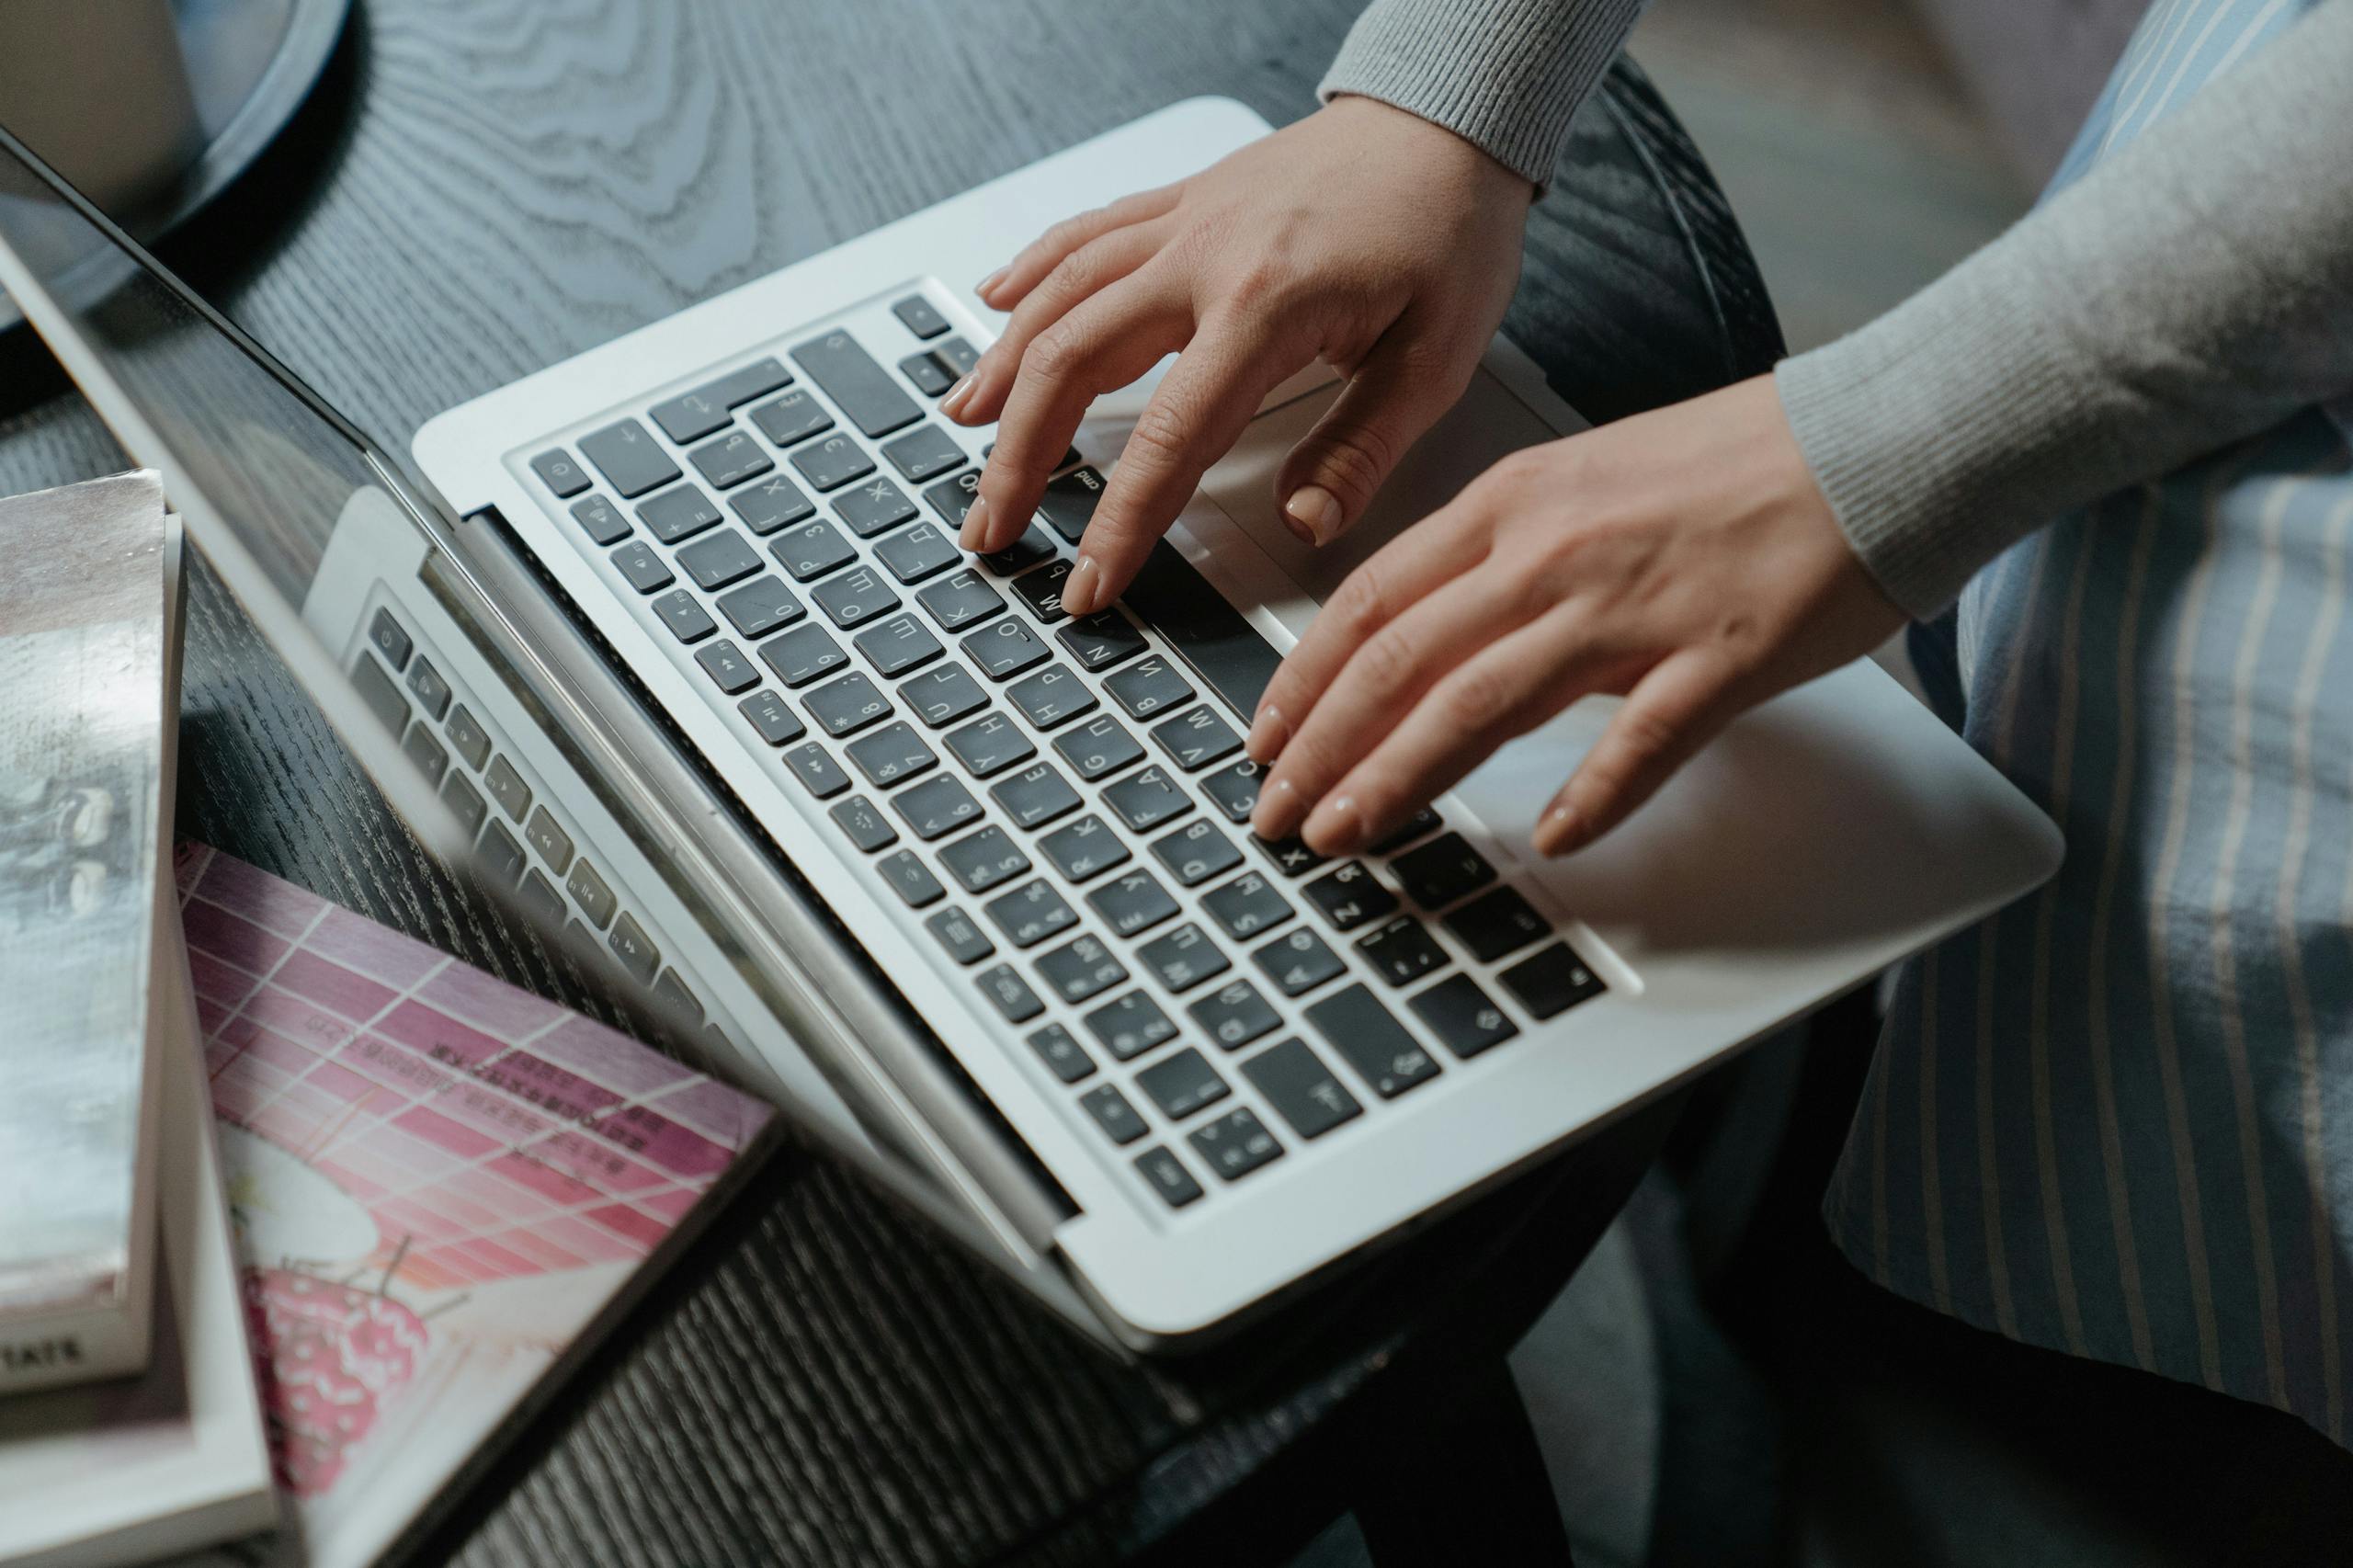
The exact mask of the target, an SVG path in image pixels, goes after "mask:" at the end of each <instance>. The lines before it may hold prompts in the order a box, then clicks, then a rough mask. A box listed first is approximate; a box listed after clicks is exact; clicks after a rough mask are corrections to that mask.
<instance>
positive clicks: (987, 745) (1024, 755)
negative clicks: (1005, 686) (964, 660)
mask: <svg viewBox="0 0 2353 1568" xmlns="http://www.w3.org/2000/svg"><path fill="white" fill-rule="evenodd" d="M956 673H957V674H959V675H963V672H962V671H961V670H959V671H957V672H956ZM964 678H965V679H966V680H967V681H969V680H971V679H972V676H964ZM940 742H941V744H944V745H945V746H947V748H948V749H949V751H950V752H953V753H954V754H955V756H956V760H957V761H958V762H961V763H962V764H963V765H964V771H965V772H967V773H969V774H971V775H972V777H973V778H994V777H995V776H996V775H997V774H1000V773H1002V772H1004V771H1005V770H1006V768H1008V767H1013V766H1015V765H1016V764H1017V763H1023V762H1027V761H1029V759H1030V758H1031V757H1033V756H1037V755H1038V748H1037V747H1036V746H1035V745H1033V744H1030V740H1029V736H1028V735H1026V734H1024V733H1022V732H1021V726H1019V725H1018V724H1016V723H1015V722H1013V721H1012V720H1010V719H1008V718H1006V716H1005V715H1004V714H1002V713H991V714H988V715H986V716H985V717H983V718H981V719H977V720H975V721H973V722H972V723H969V724H967V725H965V726H964V727H963V728H962V729H961V730H950V731H949V732H948V733H947V734H945V735H943V736H941V737H940Z"/></svg>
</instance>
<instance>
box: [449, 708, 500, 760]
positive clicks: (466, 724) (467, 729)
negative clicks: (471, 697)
mask: <svg viewBox="0 0 2353 1568" xmlns="http://www.w3.org/2000/svg"><path fill="white" fill-rule="evenodd" d="M442 733H443V734H445V735H447V736H448V737H449V745H450V748H451V749H452V750H454V751H455V752H456V753H457V754H458V755H459V756H462V757H464V758H465V759H466V766H467V767H472V768H476V769H479V768H480V767H482V765H483V763H485V762H488V761H489V760H490V732H488V731H487V730H484V729H483V727H482V721H481V720H479V719H476V718H475V717H474V715H473V710H472V709H470V708H468V707H467V706H466V705H465V704H463V703H460V704H459V705H458V707H457V709H456V710H454V711H452V712H451V713H450V715H449V728H448V729H446V730H444V731H443V732H442Z"/></svg>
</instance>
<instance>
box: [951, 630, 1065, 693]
mask: <svg viewBox="0 0 2353 1568" xmlns="http://www.w3.org/2000/svg"><path fill="white" fill-rule="evenodd" d="M962 646H963V649H964V653H965V654H966V656H967V657H969V658H970V659H971V660H972V663H974V664H976V665H980V666H981V673H982V674H983V675H984V676H988V677H989V679H991V680H1005V679H1006V678H1007V677H1009V676H1017V675H1019V674H1020V673H1021V672H1022V671H1023V670H1027V669H1034V668H1036V667H1037V665H1038V664H1039V663H1040V661H1041V660H1043V659H1044V658H1045V657H1046V645H1045V643H1044V642H1040V640H1039V638H1038V635H1037V633H1035V632H1033V631H1030V630H1029V628H1028V627H1026V626H1024V625H1022V624H1021V622H1019V621H1017V620H1016V619H1013V618H1012V617H1010V616H1007V617H1006V619H1003V620H1000V621H998V622H997V623H996V624H995V625H994V626H985V627H983V628H982V629H981V630H980V631H975V632H973V633H972V635H971V636H969V637H967V638H965V639H964V642H963V644H962Z"/></svg>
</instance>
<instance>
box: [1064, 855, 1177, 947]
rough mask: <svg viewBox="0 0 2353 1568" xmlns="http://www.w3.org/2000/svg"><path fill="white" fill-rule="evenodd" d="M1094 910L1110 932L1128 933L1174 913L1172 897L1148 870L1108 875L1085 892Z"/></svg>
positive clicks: (1126, 935)
mask: <svg viewBox="0 0 2353 1568" xmlns="http://www.w3.org/2000/svg"><path fill="white" fill-rule="evenodd" d="M1086 902H1087V903H1089V904H1090V905H1092V906H1093V907H1094V910H1095V913H1096V914H1097V915H1101V916H1102V917H1103V924H1105V925H1106V926H1109V927H1110V928H1111V932H1112V935H1114V936H1118V937H1132V936H1134V935H1135V934H1136V933H1137V932H1139V931H1149V930H1150V929H1152V928H1153V927H1154V926H1157V925H1159V924H1160V923H1161V922H1162V921H1164V920H1166V919H1169V918H1171V917H1172V916H1174V915H1176V900H1175V899H1173V898H1171V897H1169V896H1168V890H1167V889H1165V888H1164V887H1162V886H1161V885H1160V883H1159V882H1158V881H1155V880H1154V877H1153V874H1152V873H1151V872H1150V871H1128V872H1124V873H1122V874H1121V875H1120V876H1117V877H1114V878H1112V879H1111V880H1110V881H1108V882H1105V883H1104V884H1103V885H1102V886H1101V887H1099V888H1097V889H1096V890H1095V891H1094V892H1091V893H1089V894H1087V895H1086Z"/></svg>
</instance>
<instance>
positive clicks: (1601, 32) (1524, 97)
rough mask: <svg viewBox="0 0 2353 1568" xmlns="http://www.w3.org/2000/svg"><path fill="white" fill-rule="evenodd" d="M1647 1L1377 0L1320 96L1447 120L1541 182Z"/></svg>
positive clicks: (1446, 124) (1548, 175) (1499, 159)
mask: <svg viewBox="0 0 2353 1568" xmlns="http://www.w3.org/2000/svg"><path fill="white" fill-rule="evenodd" d="M1642 8H1643V0H1372V4H1371V5H1370V6H1368V7H1366V9H1365V12H1364V14H1363V15H1362V16H1360V17H1358V18H1357V21H1356V26H1355V27H1353V28H1349V29H1348V36H1347V41H1346V42H1344V43H1342V44H1341V45H1340V52H1339V55H1338V57H1337V58H1336V59H1335V60H1334V61H1333V62H1332V68H1331V70H1330V71H1328V72H1326V73H1325V74H1324V80H1323V83H1322V84H1321V85H1319V86H1318V87H1317V88H1316V89H1315V91H1316V96H1317V97H1320V98H1322V99H1323V100H1324V102H1326V103H1329V102H1330V101H1331V100H1332V99H1333V98H1335V97H1340V96H1341V95H1342V94H1353V95H1355V96H1357V97H1368V98H1378V99H1380V100H1381V102H1382V103H1385V104H1390V105H1392V106H1394V107H1396V108H1402V109H1404V110H1405V111H1406V112H1407V113H1408V114H1415V115H1419V116H1420V117H1421V118H1422V119H1427V120H1428V121H1430V122H1431V123H1432V124H1434V125H1442V126H1444V127H1445V128H1446V129H1447V130H1449V131H1453V132H1454V133H1455V134H1456V135H1457V136H1460V137H1461V138H1462V139H1463V140H1464V141H1466V142H1470V143H1471V144H1472V146H1474V147H1477V148H1479V149H1480V150H1481V151H1483V152H1484V153H1487V154H1488V155H1489V156H1491V157H1493V158H1494V159H1495V161H1496V162H1497V163H1500V164H1502V165H1504V166H1505V167H1506V168H1508V169H1510V170H1512V171H1513V172H1514V173H1516V174H1518V175H1521V176H1525V177H1526V178H1527V179H1528V180H1529V182H1530V183H1532V184H1534V185H1536V186H1539V187H1542V186H1544V185H1546V184H1549V183H1550V182H1551V180H1552V164H1553V160H1554V159H1556V158H1558V157H1559V156H1560V153H1561V145H1562V143H1563V142H1564V141H1566V140H1567V137H1568V133H1569V118H1570V117H1571V116H1572V115H1574V114H1575V113H1576V109H1577V106H1578V105H1579V104H1581V103H1583V102H1584V101H1585V97H1586V94H1587V93H1589V92H1591V91H1592V90H1593V87H1594V84H1595V83H1597V82H1598V81H1600V80H1601V74H1602V73H1603V72H1604V71H1606V70H1608V66H1609V62H1610V61H1611V59H1612V58H1614V57H1615V56H1616V54H1617V52H1618V51H1619V49H1620V47H1621V46H1622V45H1623V44H1624V43H1625V41H1626V35H1627V33H1629V32H1631V30H1632V29H1633V26H1634V19H1635V17H1638V16H1639V15H1640V14H1641V12H1642Z"/></svg>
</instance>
